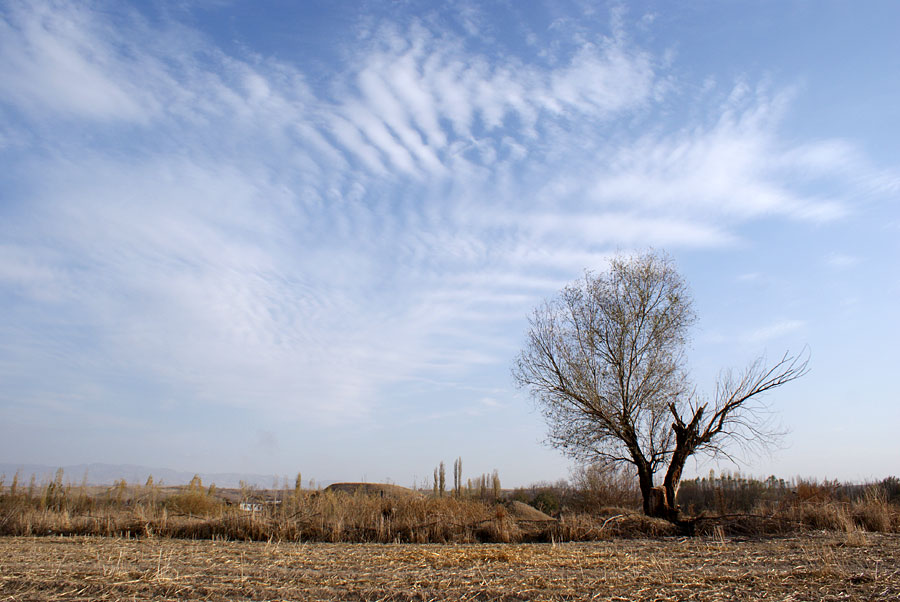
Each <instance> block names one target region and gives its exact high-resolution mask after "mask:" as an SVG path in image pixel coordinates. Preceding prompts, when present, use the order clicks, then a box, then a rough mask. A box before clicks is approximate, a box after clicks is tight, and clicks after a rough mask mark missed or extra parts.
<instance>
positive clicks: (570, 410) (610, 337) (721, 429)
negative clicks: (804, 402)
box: [513, 252, 807, 520]
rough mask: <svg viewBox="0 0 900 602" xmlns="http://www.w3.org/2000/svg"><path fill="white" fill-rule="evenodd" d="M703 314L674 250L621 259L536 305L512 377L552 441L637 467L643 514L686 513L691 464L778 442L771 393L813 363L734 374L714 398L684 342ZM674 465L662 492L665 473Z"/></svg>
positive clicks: (571, 451) (579, 454)
mask: <svg viewBox="0 0 900 602" xmlns="http://www.w3.org/2000/svg"><path fill="white" fill-rule="evenodd" d="M695 321H696V316H695V314H694V311H693V308H692V300H691V296H690V292H689V290H688V287H687V285H686V284H685V282H684V280H683V278H682V277H681V275H680V274H679V273H678V272H677V270H676V269H675V265H674V263H673V262H672V260H671V259H669V258H668V257H667V256H665V255H663V254H659V253H654V252H648V253H644V254H639V255H634V256H628V257H626V256H617V257H615V258H614V259H613V260H612V261H611V263H610V268H609V271H608V272H605V273H602V274H592V273H587V274H586V275H585V277H584V279H583V280H580V281H577V282H575V283H573V284H571V285H569V286H567V287H566V288H564V289H563V290H562V292H561V293H560V294H559V296H558V297H556V298H554V299H552V300H550V301H548V302H546V303H545V304H544V305H543V306H541V307H539V308H537V309H536V310H535V311H534V314H533V315H532V317H531V319H530V329H529V332H528V339H527V344H526V346H525V349H524V350H523V351H522V352H521V354H520V356H519V358H518V360H517V362H516V365H515V367H514V368H513V374H514V377H515V378H516V381H517V383H518V384H519V386H521V387H523V388H526V389H528V390H529V391H530V392H531V394H532V395H533V397H534V398H535V400H536V401H537V402H538V405H539V406H540V407H541V409H542V411H543V414H544V417H545V418H546V420H547V423H548V426H549V439H548V441H549V443H550V444H551V445H553V446H554V447H557V448H559V449H561V450H562V451H563V452H564V453H566V454H567V455H569V456H571V457H574V458H576V459H578V460H580V461H585V462H599V463H601V464H610V465H615V464H618V465H621V464H630V465H632V466H633V467H634V469H635V471H636V472H637V476H638V483H639V485H640V490H641V495H642V497H643V506H644V512H645V513H646V514H648V515H651V516H658V517H663V518H667V519H670V520H676V519H677V516H678V510H677V507H676V505H675V496H676V494H677V492H678V485H679V482H680V480H681V475H682V471H683V469H684V465H685V462H686V461H687V459H688V458H689V457H691V456H692V455H694V454H697V453H709V454H713V455H715V454H726V455H727V453H728V452H727V450H728V449H729V445H732V444H735V443H736V444H738V445H742V446H747V447H753V446H755V445H762V446H765V445H766V444H767V443H768V442H769V441H770V440H771V438H772V435H773V432H772V431H771V430H770V429H769V425H768V423H767V420H766V417H767V414H766V412H765V409H766V407H765V405H763V404H762V403H760V399H759V398H760V396H761V395H762V394H763V393H766V392H767V391H770V390H771V389H774V388H776V387H779V386H781V385H783V384H785V383H788V382H790V381H792V380H795V379H797V378H799V377H800V376H802V375H803V374H805V373H806V368H807V360H806V359H804V358H803V357H793V356H790V355H787V354H785V355H784V356H783V357H782V358H781V361H779V362H777V363H776V364H775V365H773V366H771V367H766V365H765V363H764V361H763V360H762V359H759V360H757V361H756V362H754V363H753V364H751V365H750V366H749V367H748V368H747V369H746V370H745V371H744V372H743V373H742V374H741V375H740V376H738V377H734V376H733V375H732V374H731V373H724V374H723V376H722V377H721V378H720V382H719V384H718V386H717V389H716V395H715V398H714V399H713V400H712V402H710V401H706V400H704V399H703V398H702V397H701V396H699V395H698V394H697V393H696V391H695V390H694V388H693V387H692V386H691V384H690V381H689V380H688V377H687V371H686V367H685V363H686V358H685V352H684V351H685V346H686V344H687V340H688V332H689V330H690V327H691V326H692V325H693V324H694V322H695ZM663 469H665V473H664V478H663V484H662V486H661V487H657V486H655V485H654V478H655V477H656V475H657V474H658V473H660V472H662V471H663Z"/></svg>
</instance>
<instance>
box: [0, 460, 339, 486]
mask: <svg viewBox="0 0 900 602" xmlns="http://www.w3.org/2000/svg"><path fill="white" fill-rule="evenodd" d="M59 468H62V469H63V482H64V483H71V484H73V485H80V484H81V483H82V482H85V483H87V484H88V485H112V484H113V483H115V482H116V481H118V480H120V479H125V481H126V482H128V483H129V484H140V485H143V484H144V483H146V482H147V477H149V476H151V475H152V476H153V482H154V483H157V484H163V485H186V484H187V483H190V481H191V479H192V478H194V475H195V474H199V475H200V478H201V479H202V480H203V484H204V485H209V484H210V483H215V484H216V487H227V488H232V487H240V484H241V481H244V482H245V483H246V484H247V485H248V486H252V487H258V488H261V489H269V488H271V487H272V486H273V484H275V482H276V480H277V482H278V487H279V488H280V487H282V486H283V485H284V478H285V477H284V476H276V475H262V474H249V473H237V472H222V473H205V472H201V473H194V472H185V471H178V470H172V469H170V468H152V467H148V466H136V465H134V464H75V465H72V466H62V467H60V466H46V465H42V464H9V463H0V475H5V476H6V478H5V483H4V484H5V485H6V486H9V484H10V482H11V481H12V478H13V475H15V474H16V472H18V473H19V484H20V485H27V484H28V483H29V481H31V476H32V475H34V478H35V481H37V483H38V484H42V483H47V482H49V481H52V480H53V478H54V476H55V475H56V471H57V470H58V469H59ZM295 476H296V475H287V478H288V486H289V487H293V485H294V477H295ZM330 483H331V481H321V482H319V481H317V482H316V484H317V485H319V486H323V487H324V486H326V485H328V484H330ZM303 486H304V487H307V486H308V482H304V483H303Z"/></svg>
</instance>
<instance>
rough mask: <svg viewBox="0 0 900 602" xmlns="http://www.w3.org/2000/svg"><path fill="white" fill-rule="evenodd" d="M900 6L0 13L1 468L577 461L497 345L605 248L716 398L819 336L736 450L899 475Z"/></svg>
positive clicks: (791, 463) (803, 466)
mask: <svg viewBox="0 0 900 602" xmlns="http://www.w3.org/2000/svg"><path fill="white" fill-rule="evenodd" d="M898 23H900V4H897V3H896V2H889V1H873V2H865V3H850V2H832V1H827V0H823V1H821V2H801V1H797V2H775V1H771V2H769V1H765V2H756V1H753V2H751V1H735V2H706V1H701V0H698V1H696V2H689V3H680V5H679V6H674V5H672V4H671V3H668V2H662V1H659V2H652V1H647V2H628V3H617V2H612V3H603V2H596V3H594V2H571V1H562V0H554V1H552V2H551V1H548V2H538V1H528V2H467V1H460V2H453V3H443V2H434V3H432V2H419V1H399V0H398V1H395V2H374V1H373V2H362V1H361V2H326V1H317V0H310V1H306V2H276V1H272V0H253V1H250V0H233V1H231V0H197V1H190V0H168V1H162V2H154V3H142V2H135V3H128V2H125V1H116V2H113V1H109V2H105V1H91V0H87V1H83V2H66V1H62V0H60V1H44V0H28V1H18V0H10V1H7V2H3V3H2V4H0V161H2V169H0V418H2V419H0V459H2V460H3V461H4V462H8V463H16V462H21V463H38V464H47V465H54V466H55V465H60V466H62V465H70V464H77V463H91V462H105V463H123V464H124V463H131V464H140V465H146V466H162V467H167V468H173V469H176V470H189V471H190V470H193V471H205V472H240V471H247V472H255V473H262V474H276V475H295V474H296V473H297V472H298V471H300V472H302V473H303V475H304V478H307V477H309V478H315V479H318V480H333V481H340V480H367V481H388V480H389V481H391V482H394V483H398V484H402V485H410V484H413V483H414V482H415V483H417V484H422V483H426V482H427V480H428V479H430V476H431V474H432V471H433V469H434V467H435V466H437V464H438V463H439V462H440V461H444V462H446V463H447V465H448V466H449V465H450V464H451V463H452V462H453V460H454V459H455V458H457V457H461V458H462V461H463V470H464V476H470V477H473V476H477V475H480V474H481V473H484V472H490V471H492V470H495V469H496V470H497V471H498V472H499V474H500V477H501V480H502V482H503V484H504V486H512V485H525V484H529V483H534V482H539V481H555V480H557V479H560V478H566V477H567V476H568V475H569V473H570V470H571V469H572V463H571V462H570V461H569V460H568V459H567V458H565V457H564V456H562V455H561V454H560V453H559V452H558V451H556V450H554V449H551V448H549V447H547V446H546V445H544V443H543V441H544V439H545V437H546V427H545V424H544V423H543V421H542V417H541V414H540V412H539V411H538V410H537V409H536V408H535V405H534V403H533V401H532V400H531V399H530V397H529V395H528V392H527V391H522V390H519V389H517V388H516V386H515V384H514V381H513V378H512V376H511V366H512V364H513V362H514V360H515V358H516V356H517V354H518V353H519V351H520V350H521V349H522V347H523V345H524V342H525V333H526V331H527V328H528V316H529V314H530V313H531V311H532V310H533V308H535V307H536V306H538V305H540V304H541V303H542V302H543V301H544V300H545V299H548V298H551V297H553V296H554V295H555V294H556V293H557V292H558V291H559V290H560V289H561V288H562V287H563V286H565V285H566V284H567V283H569V282H572V281H574V280H576V279H578V278H580V277H581V276H583V274H584V273H585V270H591V271H595V272H599V271H602V270H603V269H604V267H605V266H606V265H607V262H608V260H609V258H610V257H611V256H612V255H613V254H615V253H617V252H622V253H628V252H631V251H634V250H646V249H649V248H653V249H657V250H660V251H664V252H666V253H668V254H669V255H670V256H671V257H672V258H673V259H674V260H675V262H676V263H677V265H678V268H679V270H680V272H681V274H682V275H683V276H684V278H685V279H686V281H687V282H688V284H689V285H690V287H691V290H692V293H693V297H694V304H695V309H696V312H697V314H698V317H699V321H698V324H697V326H696V328H695V329H694V331H693V332H692V339H691V342H690V349H689V357H690V368H691V374H692V377H693V379H694V381H695V382H696V384H697V387H698V390H700V391H708V392H711V391H713V390H714V386H715V379H716V376H717V374H718V373H719V372H720V370H723V369H728V368H734V369H737V370H740V369H741V368H743V367H744V366H746V365H747V364H749V363H750V362H751V361H753V360H754V359H755V358H757V357H759V356H765V357H766V358H768V359H769V361H773V360H777V359H779V358H780V357H781V355H782V354H783V353H785V352H786V351H790V352H792V353H800V352H804V353H808V354H809V358H810V364H809V367H810V372H809V374H808V375H806V376H805V377H804V378H802V379H801V380H799V381H797V382H794V383H791V384H790V385H788V386H786V387H784V388H782V389H779V390H777V391H775V392H773V393H772V394H771V395H769V396H768V397H767V399H766V401H767V402H768V403H769V405H770V407H771V409H772V410H773V412H774V413H773V416H774V417H775V418H776V419H777V421H778V423H779V424H780V425H782V426H783V428H784V429H785V430H786V431H787V435H786V436H785V438H784V441H783V445H782V446H781V447H780V448H778V449H774V450H771V452H770V453H766V454H763V455H756V456H750V457H747V458H745V459H744V460H743V463H741V464H738V465H734V464H730V463H725V462H718V463H714V462H710V461H706V460H703V459H700V461H698V462H691V463H689V466H688V470H689V471H690V473H691V474H705V473H706V472H708V471H709V470H710V468H712V469H716V470H719V471H721V470H741V471H742V472H744V473H746V474H753V475H758V476H763V477H764V476H767V475H769V474H775V475H778V476H781V477H793V476H805V477H813V478H819V479H821V478H839V479H845V480H867V479H881V478H883V477H885V476H888V475H891V474H894V475H897V474H900V442H898V438H897V434H896V432H897V425H898V424H900V397H898V393H897V387H896V381H895V380H894V378H893V376H894V375H895V372H896V369H897V368H896V365H897V360H898V357H900V356H898V353H897V351H896V347H895V345H894V344H895V341H897V340H898V339H900V319H898V316H900V313H898V309H897V307H898V305H897V298H898V296H900V262H898V259H900V242H898V241H900V210H898V199H900V145H898V143H897V138H896V136H897V132H898V131H900V37H898V36H897V35H896V27H897V24H898Z"/></svg>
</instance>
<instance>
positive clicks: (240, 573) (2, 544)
mask: <svg viewBox="0 0 900 602" xmlns="http://www.w3.org/2000/svg"><path fill="white" fill-rule="evenodd" d="M851 535H852V536H851ZM898 559H900V536H897V535H876V534H861V533H854V534H850V535H840V534H828V535H821V534H820V535H808V536H804V537H791V538H782V539H762V540H747V541H738V540H731V539H727V538H724V537H718V538H695V539H675V538H666V539H638V540H613V541H604V542H596V543H587V544H585V543H579V544H561V545H552V544H509V545H504V544H488V545H443V546H441V545H408V544H387V545H383V544H319V543H317V544H303V543H277V542H270V543H264V542H225V541H184V540H172V539H155V538H151V539H143V540H122V539H111V538H60V537H42V538H26V537H19V538H16V537H6V538H0V599H3V600H16V601H20V600H33V601H41V602H43V601H49V600H126V599H127V600H131V599H139V600H285V599H291V600H582V599H584V600H586V599H599V600H688V599H690V600H788V599H792V600H896V599H900V560H898Z"/></svg>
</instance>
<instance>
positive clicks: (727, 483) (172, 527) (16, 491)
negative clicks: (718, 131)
mask: <svg viewBox="0 0 900 602" xmlns="http://www.w3.org/2000/svg"><path fill="white" fill-rule="evenodd" d="M456 476H457V478H455V479H454V486H453V488H452V489H450V490H446V489H445V487H441V482H442V480H441V479H440V475H439V476H438V480H437V481H436V483H437V486H436V487H434V488H433V489H428V490H422V491H415V490H412V489H406V488H403V487H399V486H396V485H378V484H372V483H345V484H339V485H333V486H331V487H329V488H326V489H325V490H309V489H302V488H301V487H300V486H299V479H298V484H297V486H296V487H294V488H292V489H287V488H283V489H277V490H275V489H270V490H259V489H255V488H251V487H243V488H241V489H217V488H216V487H215V485H212V484H210V485H208V486H207V485H204V484H203V483H202V482H201V480H200V478H199V477H195V478H194V480H193V481H192V482H191V483H190V484H189V485H187V486H164V485H162V484H159V483H154V482H153V480H152V478H151V479H148V481H147V482H146V483H145V484H143V485H132V484H127V483H125V482H124V481H119V482H118V483H116V484H115V485H113V486H112V487H96V486H88V485H85V484H82V485H72V484H65V483H64V477H63V474H62V472H61V471H59V472H57V474H56V477H55V478H54V479H53V480H51V481H50V482H47V483H43V484H41V485H38V484H36V483H35V482H34V480H32V481H31V482H30V483H29V484H27V485H24V486H23V485H22V484H21V483H20V482H19V479H18V476H15V477H13V479H12V481H11V482H9V483H8V484H6V483H0V535H7V536H44V535H92V536H108V537H130V538H146V537H166V538H182V539H221V540H239V541H249V540H256V541H273V540H275V541H320V542H369V543H391V542H403V543H476V542H503V543H510V542H512V543H516V542H576V541H595V540H603V539H609V538H620V537H628V538H635V537H660V536H670V535H678V534H683V529H679V528H678V527H677V526H676V525H674V524H673V523H671V522H669V521H666V520H662V519H656V518H650V517H647V516H644V515H643V514H642V513H641V511H640V504H641V498H640V492H639V491H636V489H635V485H634V482H633V480H631V479H628V478H627V475H624V474H621V473H618V472H613V471H608V470H607V471H603V470H600V469H596V468H585V469H582V470H580V471H576V473H575V475H574V477H573V479H572V480H571V481H560V482H558V483H555V484H540V485H534V486H532V487H527V488H519V489H515V490H502V489H500V486H499V478H498V477H497V476H496V474H495V475H492V476H491V475H488V476H485V477H481V478H479V479H477V480H476V481H475V482H474V483H473V481H471V480H469V481H467V482H466V483H465V484H463V483H462V479H461V476H459V475H456ZM678 501H679V506H680V508H681V511H682V513H683V515H684V516H686V517H688V518H687V520H689V521H690V523H691V525H692V526H693V528H694V532H695V533H696V534H697V535H704V534H717V535H721V534H725V535H744V536H759V535H775V534H789V533H797V532H804V531H812V530H819V531H821V530H826V531H835V532H839V533H842V534H845V535H846V537H847V538H848V541H849V540H852V539H853V538H854V537H856V536H858V535H859V534H863V533H865V532H882V533H900V481H898V479H897V478H894V477H890V478H887V479H884V480H883V481H881V482H877V483H870V484H867V485H847V484H840V483H837V482H828V481H825V482H822V483H818V482H814V481H804V480H794V481H790V482H785V481H783V480H777V479H775V478H774V477H773V478H770V479H767V480H765V481H760V480H755V479H750V478H746V477H742V476H740V475H733V474H727V475H722V476H718V477H717V476H715V475H710V476H709V477H708V478H702V479H694V480H686V481H684V483H683V484H682V487H681V490H680V491H679V495H678Z"/></svg>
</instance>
